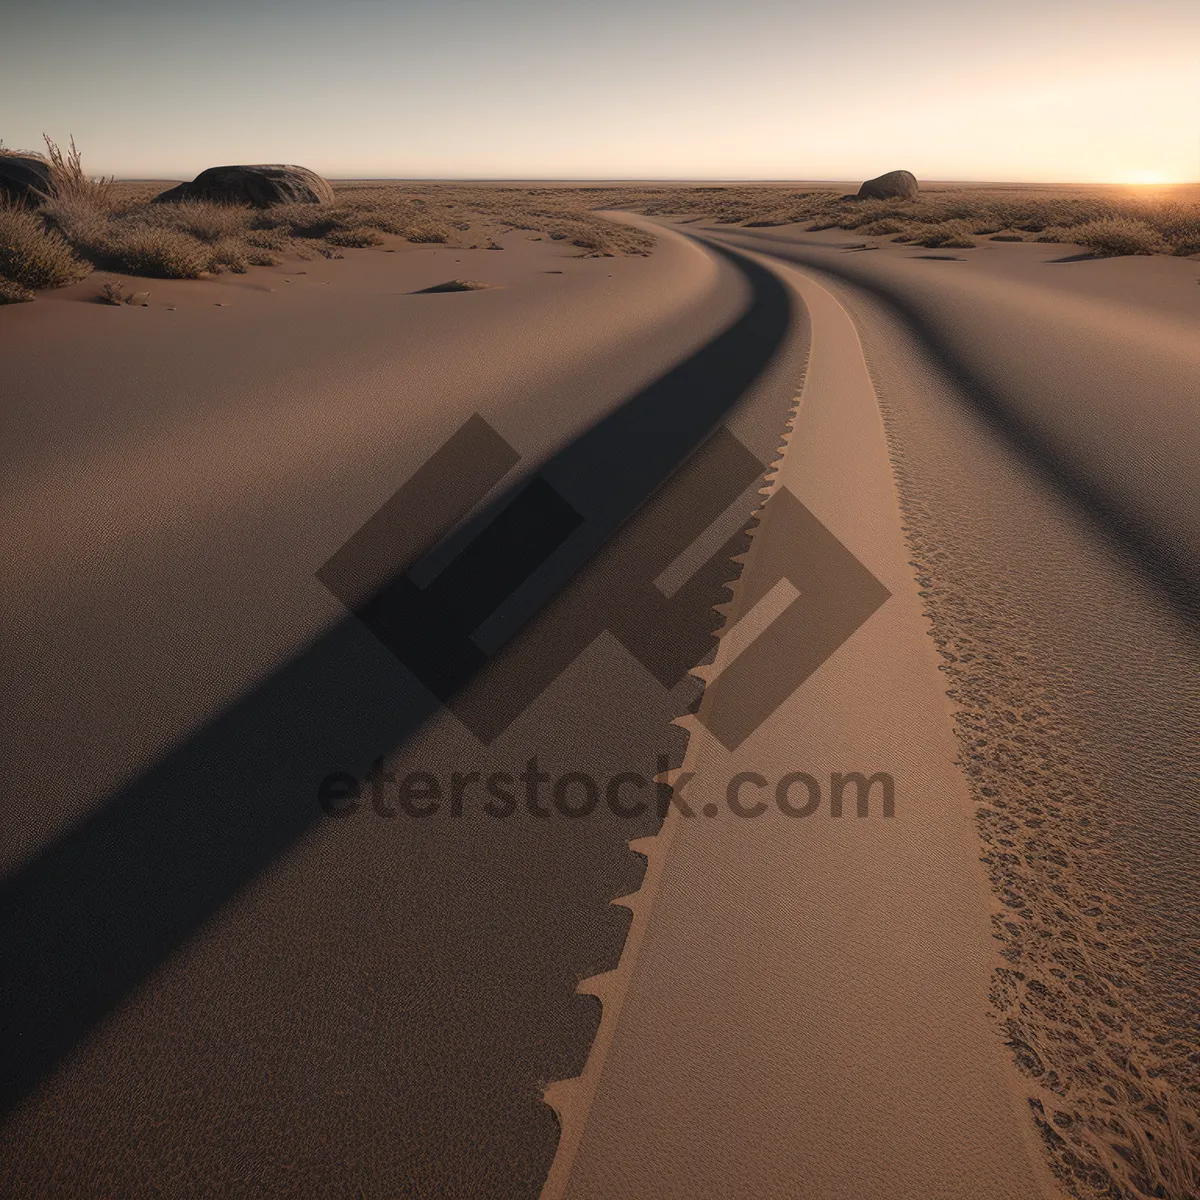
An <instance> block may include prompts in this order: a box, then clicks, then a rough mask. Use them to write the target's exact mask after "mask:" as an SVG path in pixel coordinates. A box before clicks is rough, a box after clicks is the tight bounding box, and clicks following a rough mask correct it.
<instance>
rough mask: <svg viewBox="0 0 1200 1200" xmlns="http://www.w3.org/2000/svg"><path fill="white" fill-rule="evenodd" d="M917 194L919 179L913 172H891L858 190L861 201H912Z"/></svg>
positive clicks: (868, 182)
mask: <svg viewBox="0 0 1200 1200" xmlns="http://www.w3.org/2000/svg"><path fill="white" fill-rule="evenodd" d="M916 194H917V177H916V176H915V175H914V174H913V173H912V172H911V171H889V172H888V173H887V174H886V175H880V176H878V177H877V178H875V179H868V180H867V182H866V183H864V184H863V185H862V187H860V188H859V189H858V197H857V198H858V199H859V200H911V199H912V198H913V197H914V196H915V195H916Z"/></svg>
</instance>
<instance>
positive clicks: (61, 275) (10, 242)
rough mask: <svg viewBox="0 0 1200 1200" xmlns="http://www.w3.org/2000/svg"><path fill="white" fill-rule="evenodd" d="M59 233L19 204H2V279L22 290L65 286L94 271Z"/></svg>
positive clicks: (0, 265) (0, 260)
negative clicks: (48, 227) (47, 226)
mask: <svg viewBox="0 0 1200 1200" xmlns="http://www.w3.org/2000/svg"><path fill="white" fill-rule="evenodd" d="M91 269H92V268H91V264H90V263H86V262H84V261H83V260H82V259H80V258H79V257H77V256H76V254H75V252H74V251H73V250H72V249H71V244H70V243H69V242H68V241H67V240H66V238H64V237H63V236H62V235H61V234H60V233H57V232H56V231H55V230H52V229H47V228H46V225H45V223H44V222H43V221H42V219H41V217H40V216H38V215H37V213H35V212H33V211H30V210H28V209H26V208H24V207H22V206H21V205H19V204H3V205H0V276H3V277H4V278H5V279H7V280H9V281H10V282H11V283H13V284H16V285H18V286H19V287H22V288H26V289H29V290H36V289H37V288H56V287H65V286H66V285H67V284H69V283H75V282H77V281H78V280H80V279H82V278H83V277H84V276H85V275H87V274H88V272H89V271H91Z"/></svg>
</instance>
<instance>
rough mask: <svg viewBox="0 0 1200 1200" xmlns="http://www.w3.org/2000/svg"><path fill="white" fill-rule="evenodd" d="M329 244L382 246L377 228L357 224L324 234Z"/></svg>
mask: <svg viewBox="0 0 1200 1200" xmlns="http://www.w3.org/2000/svg"><path fill="white" fill-rule="evenodd" d="M325 240H326V241H327V242H328V243H329V244H330V245H331V246H382V245H383V238H382V237H381V236H380V234H379V231H378V230H377V229H371V228H369V227H368V226H366V225H359V226H358V227H357V228H355V229H334V230H332V231H331V232H330V233H327V234H326V235H325Z"/></svg>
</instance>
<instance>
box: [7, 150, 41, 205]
mask: <svg viewBox="0 0 1200 1200" xmlns="http://www.w3.org/2000/svg"><path fill="white" fill-rule="evenodd" d="M52 190H53V181H52V177H51V175H50V163H49V162H48V161H47V160H46V159H44V158H43V157H42V156H41V155H40V154H31V153H27V154H13V153H11V152H10V151H4V152H0V196H6V197H8V199H10V200H25V201H27V202H29V203H31V204H40V203H41V202H42V199H43V197H44V196H45V195H49V194H50V193H51V192H52Z"/></svg>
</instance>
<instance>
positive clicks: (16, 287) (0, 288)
mask: <svg viewBox="0 0 1200 1200" xmlns="http://www.w3.org/2000/svg"><path fill="white" fill-rule="evenodd" d="M33 299H36V297H35V296H34V294H33V293H32V292H31V291H30V290H29V289H28V288H25V287H22V286H21V285H20V284H19V283H13V281H12V280H11V279H3V278H0V304H24V303H25V302H26V301H28V300H33Z"/></svg>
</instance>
